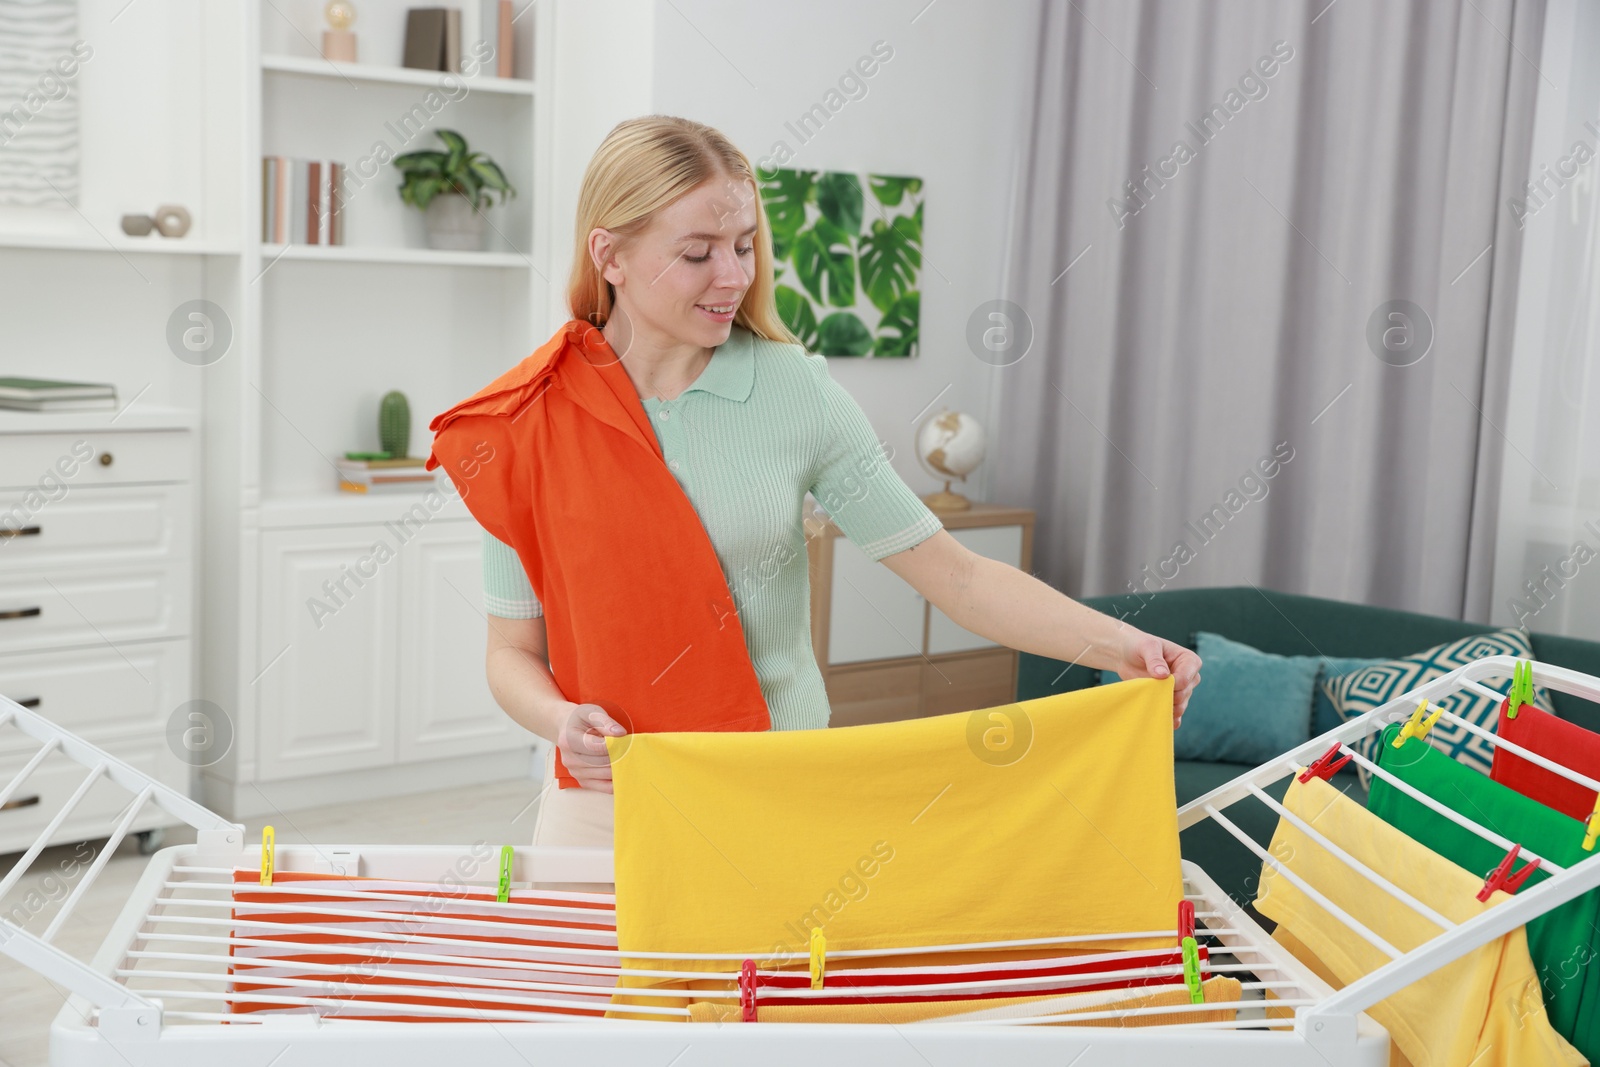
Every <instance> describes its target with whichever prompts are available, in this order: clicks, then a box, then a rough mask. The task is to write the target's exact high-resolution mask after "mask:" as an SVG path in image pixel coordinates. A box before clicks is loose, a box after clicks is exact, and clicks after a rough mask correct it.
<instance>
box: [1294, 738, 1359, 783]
mask: <svg viewBox="0 0 1600 1067" xmlns="http://www.w3.org/2000/svg"><path fill="white" fill-rule="evenodd" d="M1340 747H1341V746H1340V744H1339V743H1338V742H1337V741H1335V742H1334V744H1333V747H1332V748H1330V749H1328V751H1326V752H1324V753H1323V754H1322V755H1320V756H1318V757H1317V758H1316V759H1315V760H1314V761H1312V764H1311V766H1309V767H1307V768H1306V769H1305V770H1303V771H1301V772H1300V781H1301V782H1309V781H1310V780H1311V779H1313V778H1321V779H1322V780H1323V781H1324V782H1326V781H1328V780H1329V779H1330V778H1332V777H1333V776H1334V775H1335V774H1338V773H1339V768H1340V767H1343V766H1344V765H1345V764H1346V763H1349V762H1350V757H1349V756H1341V757H1340V758H1339V759H1337V760H1335V759H1334V758H1333V757H1335V756H1338V755H1339V749H1340Z"/></svg>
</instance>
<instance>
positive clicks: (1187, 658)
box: [1113, 630, 1200, 730]
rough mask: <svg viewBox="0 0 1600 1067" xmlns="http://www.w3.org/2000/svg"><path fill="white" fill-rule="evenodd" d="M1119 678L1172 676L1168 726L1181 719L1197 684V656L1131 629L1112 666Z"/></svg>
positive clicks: (1176, 723) (1198, 676)
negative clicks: (1170, 719) (1169, 722)
mask: <svg viewBox="0 0 1600 1067" xmlns="http://www.w3.org/2000/svg"><path fill="white" fill-rule="evenodd" d="M1113 669H1114V670H1115V671H1116V672H1117V675H1118V677H1121V678H1165V677H1167V676H1168V675H1171V676H1172V728H1173V729H1174V730H1176V729H1177V728H1178V726H1179V724H1181V723H1182V722H1183V710H1184V708H1186V707H1188V705H1189V695H1190V694H1191V693H1193V692H1194V687H1195V686H1197V685H1199V684H1200V657H1199V656H1197V655H1195V654H1194V653H1193V652H1191V651H1189V650H1188V649H1187V648H1184V647H1183V646H1182V645H1180V644H1175V643H1174V642H1172V641H1168V640H1165V639H1164V638H1160V637H1156V636H1155V635H1154V634H1147V633H1145V632H1143V631H1142V630H1131V631H1130V632H1129V634H1128V639H1127V641H1126V643H1125V644H1124V646H1123V651H1122V662H1121V663H1120V664H1118V665H1117V666H1116V667H1114V668H1113Z"/></svg>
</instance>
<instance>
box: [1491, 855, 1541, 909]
mask: <svg viewBox="0 0 1600 1067" xmlns="http://www.w3.org/2000/svg"><path fill="white" fill-rule="evenodd" d="M1521 851H1522V846H1521V845H1512V846H1511V851H1510V852H1507V853H1506V858H1505V859H1503V860H1501V861H1500V866H1498V867H1496V868H1495V869H1494V870H1492V871H1490V872H1489V877H1488V878H1486V879H1484V882H1483V888H1482V889H1480V890H1478V900H1479V901H1480V902H1487V901H1488V899H1489V897H1490V896H1491V895H1492V894H1493V893H1494V891H1495V890H1496V889H1504V890H1505V891H1506V892H1507V893H1515V892H1516V891H1517V890H1519V889H1521V888H1522V883H1523V882H1526V881H1527V880H1528V876H1529V875H1530V874H1532V873H1533V872H1534V871H1535V870H1537V869H1538V867H1539V863H1540V861H1539V860H1534V861H1533V862H1532V863H1530V864H1528V865H1527V866H1526V867H1524V868H1522V870H1520V871H1518V872H1517V873H1516V874H1512V873H1511V864H1512V863H1513V862H1514V861H1515V860H1516V858H1517V853H1519V852H1521Z"/></svg>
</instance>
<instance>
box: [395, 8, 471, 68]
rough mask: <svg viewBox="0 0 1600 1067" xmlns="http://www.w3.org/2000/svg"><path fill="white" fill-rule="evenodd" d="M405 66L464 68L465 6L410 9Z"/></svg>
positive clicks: (402, 62)
mask: <svg viewBox="0 0 1600 1067" xmlns="http://www.w3.org/2000/svg"><path fill="white" fill-rule="evenodd" d="M402 55H403V57H404V58H403V59H402V61H401V66H405V67H410V68H412V69H413V70H441V71H443V70H449V71H458V70H460V69H461V9H460V8H459V7H413V8H407V9H406V38H405V45H404V48H403V49H402Z"/></svg>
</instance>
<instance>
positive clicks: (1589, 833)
mask: <svg viewBox="0 0 1600 1067" xmlns="http://www.w3.org/2000/svg"><path fill="white" fill-rule="evenodd" d="M1585 826H1586V828H1585V831H1584V834H1583V850H1584V851H1585V852H1593V851H1594V839H1595V838H1596V837H1600V795H1597V796H1596V797H1595V798H1594V813H1593V814H1592V815H1590V816H1589V820H1588V822H1587V823H1586V824H1585Z"/></svg>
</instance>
